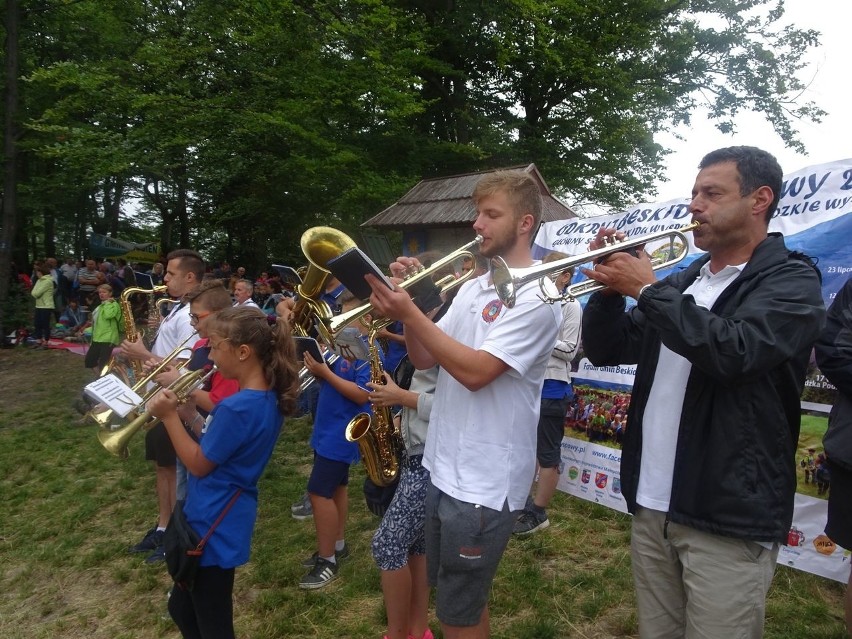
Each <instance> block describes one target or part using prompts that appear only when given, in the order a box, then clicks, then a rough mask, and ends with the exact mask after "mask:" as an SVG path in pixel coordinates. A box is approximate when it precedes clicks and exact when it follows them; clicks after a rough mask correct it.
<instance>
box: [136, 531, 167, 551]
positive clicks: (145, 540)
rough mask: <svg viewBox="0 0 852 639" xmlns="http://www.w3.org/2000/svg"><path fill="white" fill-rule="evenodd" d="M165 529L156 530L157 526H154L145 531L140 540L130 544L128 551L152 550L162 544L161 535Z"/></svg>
mask: <svg viewBox="0 0 852 639" xmlns="http://www.w3.org/2000/svg"><path fill="white" fill-rule="evenodd" d="M164 534H165V531H163V530H157V527H156V526H154V527H153V528H152V529H151V530H149V531H148V532H146V533H145V536H144V537H142V541H140V542H139V543H138V544H136V545H135V546H131V547H130V549H129V552H153V551H155V550H156V549H157V548H158V547H160V546H162V545H163V535H164Z"/></svg>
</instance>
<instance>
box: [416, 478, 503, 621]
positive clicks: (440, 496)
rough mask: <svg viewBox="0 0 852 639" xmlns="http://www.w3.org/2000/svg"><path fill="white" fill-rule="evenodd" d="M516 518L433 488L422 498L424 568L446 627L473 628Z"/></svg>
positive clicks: (436, 608)
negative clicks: (434, 590)
mask: <svg viewBox="0 0 852 639" xmlns="http://www.w3.org/2000/svg"><path fill="white" fill-rule="evenodd" d="M516 518H517V512H511V511H510V510H509V506H508V504H504V506H503V510H501V511H497V510H493V509H491V508H486V507H485V506H480V505H479V504H470V503H467V502H463V501H459V500H458V499H455V498H453V497H450V496H449V495H447V494H446V493H442V492H441V491H440V490H438V489H437V488H435V486H433V485H432V484H430V485H429V489H428V491H427V493H426V565H427V569H428V573H429V583H430V584H431V585H433V586H437V589H438V590H437V597H436V605H435V614H436V615H437V617H438V619H439V620H440V621H441V623H445V624H447V625H450V626H475V625H476V624H477V623H479V620H480V618H481V617H482V612H483V610H485V606H486V605H487V604H488V595H489V594H490V592H491V583H492V582H493V581H494V575H495V574H496V572H497V566H498V564H499V563H500V558H501V557H502V556H503V551H505V550H506V545H507V544H508V543H509V538H510V537H511V536H512V527H513V526H514V523H515V519H516Z"/></svg>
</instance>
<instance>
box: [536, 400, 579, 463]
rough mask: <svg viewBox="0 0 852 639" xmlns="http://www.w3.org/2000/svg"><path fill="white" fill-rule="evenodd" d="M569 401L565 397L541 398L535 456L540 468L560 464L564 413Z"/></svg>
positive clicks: (566, 410) (563, 433)
mask: <svg viewBox="0 0 852 639" xmlns="http://www.w3.org/2000/svg"><path fill="white" fill-rule="evenodd" d="M570 403H571V400H570V399H569V398H567V397H564V398H562V399H542V400H541V413H540V414H539V418H538V433H537V436H536V451H535V456H536V459H537V460H538V465H539V466H541V467H542V468H559V466H560V465H561V464H562V438H563V437H564V436H565V413H567V412H568V406H569V404H570Z"/></svg>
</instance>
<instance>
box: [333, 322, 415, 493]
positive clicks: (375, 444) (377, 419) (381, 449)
mask: <svg viewBox="0 0 852 639" xmlns="http://www.w3.org/2000/svg"><path fill="white" fill-rule="evenodd" d="M379 326H380V325H379V324H373V325H372V326H371V328H370V333H369V337H368V342H369V349H370V356H369V364H370V381H371V382H372V383H373V384H384V383H385V375H384V373H385V371H384V367H383V366H382V359H381V357H380V356H379V344H378V340H377V339H376V333H377V332H378V330H379ZM346 440H347V441H350V442H357V444H358V450H359V451H360V452H361V461H363V462H364V470H365V471H366V473H367V477H369V478H370V480H371V481H372V482H373V483H374V484H376V485H377V486H382V487H384V486H389V485H390V484H392V483H393V482H394V481H396V479H397V477H399V470H400V468H399V455H400V452H401V451H402V447H403V443H402V434H401V433H400V432H399V428H398V427H396V426H395V425H394V423H393V419H392V418H391V414H390V409H389V408H388V407H387V406H376V405H373V414H372V416H371V415H370V413H366V412H364V413H358V414H357V415H356V416H355V417H353V418H352V419H351V420H350V422H349V424H347V425H346Z"/></svg>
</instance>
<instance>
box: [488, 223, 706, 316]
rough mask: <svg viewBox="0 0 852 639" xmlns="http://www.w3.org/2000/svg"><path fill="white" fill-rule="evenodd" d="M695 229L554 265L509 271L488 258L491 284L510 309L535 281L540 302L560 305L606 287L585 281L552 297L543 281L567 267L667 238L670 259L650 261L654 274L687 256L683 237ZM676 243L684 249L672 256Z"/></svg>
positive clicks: (682, 229) (689, 227)
mask: <svg viewBox="0 0 852 639" xmlns="http://www.w3.org/2000/svg"><path fill="white" fill-rule="evenodd" d="M698 226H699V223H698V222H692V223H691V224H686V225H685V226H681V227H680V228H677V229H670V230H668V231H660V232H658V233H649V234H646V235H640V236H637V237H634V238H631V239H627V240H622V241H614V242H613V243H612V244H610V245H608V246H604V247H603V248H599V249H595V250H594V251H589V252H588V253H582V254H581V255H575V256H573V257H566V258H565V259H562V260H556V261H555V262H549V263H547V264H538V265H536V266H529V267H527V268H509V266H508V265H507V264H506V262H505V260H504V259H503V258H502V257H494V258H491V281H492V282H494V286H495V288H496V289H497V296H498V297H499V298H500V301H501V302H503V303H504V304H505V305H506V306H508V307H509V308H512V307H513V306H514V305H515V301H516V298H517V294H518V291H519V290H520V289H521V287H522V286H525V285H526V284H528V283H530V282H534V281H538V283H539V287H540V288H541V295H540V296H539V299H541V301H543V302H545V303H546V304H556V303H557V302H563V301H565V300H566V299H573V298H574V297H576V296H578V295H585V294H587V293H593V292H595V291H599V290H602V289H604V288H606V286H605V285H603V284H601V283H599V282H595V281H594V280H589V279H587V280H584V281H582V282H577V283H576V284H573V285H572V286H569V287H568V289H566V292H565V293H564V294H562V295H553V293H552V292H551V291H549V290H548V289H552V288H553V287H552V286H548V284H549V280H547V279H546V278H548V277H550V276H555V275H558V274H559V273H561V272H562V271H567V270H568V269H569V268H573V267H575V266H578V265H580V264H585V263H586V262H592V261H594V260H597V259H600V258H602V257H607V256H609V255H612V254H614V253H618V252H620V251H627V250H630V249H633V248H636V247H638V246H642V245H644V244H647V243H648V242H654V241H656V240H663V239H668V240H669V242H670V243H671V245H672V250H671V251H670V256H669V257H668V259H662V260H655V261H654V262H653V268H654V270H655V271H657V270H659V269H662V268H668V267H669V266H673V265H675V264H677V263H678V262H680V261H681V260H682V259H684V258H685V257H686V254H687V249H688V246H689V240H688V239H687V237H686V234H687V233H690V232H692V231H694V230H695V229H697V228H698ZM676 240H677V241H680V242H681V244H682V247H681V248H682V249H683V250H682V251H681V252H680V253H678V254H675V253H674V250H673V247H674V243H675V241H676Z"/></svg>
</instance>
